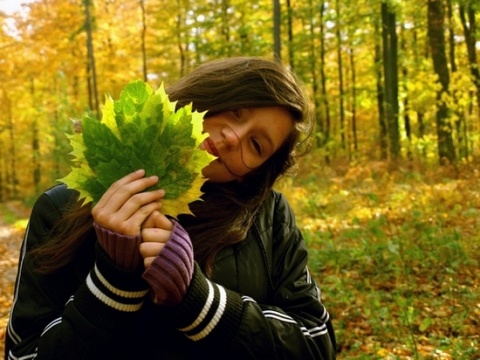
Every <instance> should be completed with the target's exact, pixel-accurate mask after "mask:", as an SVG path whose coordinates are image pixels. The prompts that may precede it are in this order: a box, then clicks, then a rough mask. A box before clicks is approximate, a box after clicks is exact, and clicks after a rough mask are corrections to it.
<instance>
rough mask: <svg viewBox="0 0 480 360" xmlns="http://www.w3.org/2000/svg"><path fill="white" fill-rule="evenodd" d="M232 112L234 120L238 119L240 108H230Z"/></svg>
mask: <svg viewBox="0 0 480 360" xmlns="http://www.w3.org/2000/svg"><path fill="white" fill-rule="evenodd" d="M232 114H233V117H234V118H235V119H236V120H239V119H240V116H241V113H240V109H233V110H232Z"/></svg>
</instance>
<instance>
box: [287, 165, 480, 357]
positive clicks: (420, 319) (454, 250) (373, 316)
mask: <svg viewBox="0 0 480 360" xmlns="http://www.w3.org/2000/svg"><path fill="white" fill-rule="evenodd" d="M308 163H310V164H311V163H313V162H311V161H310V162H308ZM314 172H315V173H316V174H313V175H312V172H311V171H310V172H309V176H308V177H305V178H302V177H298V178H297V179H295V181H292V180H290V181H288V182H287V183H284V184H283V185H280V186H279V188H280V190H282V186H284V187H285V188H287V189H288V191H285V193H286V195H287V197H288V198H289V201H290V202H291V204H292V206H293V208H294V210H295V213H296V215H297V220H298V223H299V226H300V228H301V229H302V231H303V234H304V236H305V238H306V241H307V244H308V246H309V248H310V264H309V266H310V268H311V271H312V273H313V274H314V275H315V277H316V279H317V281H318V283H319V285H320V287H321V289H322V291H323V300H324V303H325V304H326V305H327V307H328V309H329V311H330V313H331V315H332V317H333V319H334V326H335V327H336V332H337V337H338V339H337V340H338V343H339V350H340V353H339V358H341V359H455V360H457V359H460V360H463V359H465V360H467V359H468V360H470V359H480V336H479V332H478V327H479V326H480V270H479V262H480V257H479V254H480V252H479V244H480V241H479V236H478V234H477V232H478V231H477V229H478V228H479V225H480V224H479V221H480V217H479V216H478V215H479V209H480V198H479V195H478V194H479V193H480V182H479V181H478V180H479V179H478V177H477V176H476V175H475V174H476V173H475V172H472V171H471V169H461V171H460V173H458V172H457V173H456V175H455V177H449V176H446V175H445V173H443V172H441V171H439V172H438V173H428V174H425V173H424V174H420V173H415V174H412V173H410V172H402V171H401V170H396V171H395V172H386V171H385V172H383V173H375V172H372V171H368V167H367V171H365V167H363V168H362V169H361V170H359V169H355V168H354V169H353V170H352V172H354V174H357V176H353V175H350V176H349V174H348V173H347V174H345V175H344V176H342V177H337V176H335V174H333V173H332V172H331V171H328V169H321V168H318V169H314ZM349 172H350V171H349ZM299 173H307V172H299ZM322 173H323V176H322ZM325 174H327V175H325Z"/></svg>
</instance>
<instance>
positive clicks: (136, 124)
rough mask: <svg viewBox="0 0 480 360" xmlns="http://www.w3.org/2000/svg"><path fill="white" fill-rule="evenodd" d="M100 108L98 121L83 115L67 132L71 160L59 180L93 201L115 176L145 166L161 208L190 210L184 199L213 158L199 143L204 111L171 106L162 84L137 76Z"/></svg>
mask: <svg viewBox="0 0 480 360" xmlns="http://www.w3.org/2000/svg"><path fill="white" fill-rule="evenodd" d="M102 111H103V112H102V114H103V116H102V119H101V121H99V120H97V119H94V118H91V117H90V116H84V117H83V119H82V133H81V134H75V135H72V136H69V140H70V143H71V145H72V148H73V152H72V155H73V157H74V159H73V166H72V169H71V172H70V173H69V174H68V175H67V176H66V177H64V178H63V179H60V181H62V182H64V183H65V184H67V186H68V187H70V188H73V189H76V190H78V191H79V192H80V197H81V199H85V200H84V202H90V201H93V203H94V204H95V203H96V202H98V201H99V200H100V198H101V197H102V195H103V194H104V193H105V191H106V190H107V189H108V188H109V187H110V186H111V185H112V184H113V183H114V182H115V181H117V180H118V179H120V178H121V177H123V176H125V175H127V174H129V173H131V172H133V171H135V170H138V169H145V171H146V176H150V175H157V176H159V178H160V181H159V184H158V185H157V186H155V188H163V189H165V191H166V195H165V198H164V199H163V200H162V204H163V207H162V209H163V211H164V212H165V213H166V214H169V215H171V216H174V217H176V216H177V215H178V214H181V213H190V210H189V208H188V204H189V203H190V202H192V201H194V200H197V199H199V198H200V196H201V191H200V188H201V186H202V185H203V183H204V182H205V180H206V179H204V178H203V177H202V176H201V170H202V169H203V168H204V167H205V166H207V165H208V164H209V163H210V162H211V161H212V160H213V159H214V157H213V156H211V155H210V154H208V153H207V152H206V151H202V150H200V149H199V148H198V145H199V144H200V143H201V142H202V141H203V140H204V139H205V138H206V137H207V134H203V130H202V129H203V126H202V123H203V115H204V113H198V112H196V111H192V106H191V105H188V106H185V107H183V108H180V109H178V110H177V111H175V103H173V102H170V100H169V99H168V96H167V94H166V92H165V89H164V87H163V85H162V86H161V87H160V88H159V89H157V90H156V91H153V90H152V88H151V87H150V85H148V84H147V83H145V82H143V81H140V80H137V81H133V82H131V83H129V84H128V85H127V86H125V88H124V89H123V90H122V92H121V94H120V98H119V99H118V100H113V99H112V98H110V97H107V98H106V99H105V104H104V106H103V109H102Z"/></svg>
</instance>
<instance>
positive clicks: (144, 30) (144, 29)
mask: <svg viewBox="0 0 480 360" xmlns="http://www.w3.org/2000/svg"><path fill="white" fill-rule="evenodd" d="M139 3H140V11H141V13H142V32H141V34H140V44H141V51H142V70H143V81H147V80H148V70H147V51H146V46H145V37H146V35H147V20H146V13H145V0H139Z"/></svg>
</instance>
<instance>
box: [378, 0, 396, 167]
mask: <svg viewBox="0 0 480 360" xmlns="http://www.w3.org/2000/svg"><path fill="white" fill-rule="evenodd" d="M381 7H382V38H383V73H384V90H385V114H386V119H387V132H388V140H389V155H390V158H391V159H392V160H395V159H397V158H398V157H399V156H400V132H399V125H398V124H399V121H398V116H399V114H398V112H399V105H398V45H397V43H398V41H397V29H396V16H395V13H393V12H392V11H391V10H390V9H389V8H388V5H387V3H382V5H381Z"/></svg>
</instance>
